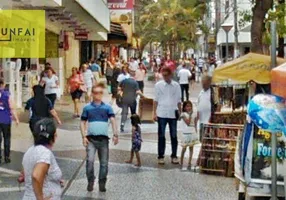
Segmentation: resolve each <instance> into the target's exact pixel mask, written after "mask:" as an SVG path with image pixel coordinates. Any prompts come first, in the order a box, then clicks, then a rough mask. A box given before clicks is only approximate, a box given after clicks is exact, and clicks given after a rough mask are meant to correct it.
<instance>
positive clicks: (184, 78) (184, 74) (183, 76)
mask: <svg viewBox="0 0 286 200" xmlns="http://www.w3.org/2000/svg"><path fill="white" fill-rule="evenodd" d="M191 76H192V74H191V72H190V70H188V69H185V68H183V69H181V70H180V71H179V73H178V77H179V83H180V84H188V83H189V78H190V77H191Z"/></svg>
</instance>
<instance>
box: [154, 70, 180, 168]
mask: <svg viewBox="0 0 286 200" xmlns="http://www.w3.org/2000/svg"><path fill="white" fill-rule="evenodd" d="M162 76H163V79H164V80H162V81H159V82H158V83H156V85H155V100H154V110H155V113H154V120H155V121H158V138H159V139H158V164H165V162H164V156H165V149H166V138H165V130H166V126H167V124H168V125H169V129H170V138H171V145H172V155H171V158H172V163H173V164H179V161H178V158H177V148H178V139H177V120H178V118H179V116H180V113H181V92H180V85H179V84H178V83H177V82H175V81H173V80H172V76H173V74H172V71H171V69H170V68H168V67H167V68H163V69H162Z"/></svg>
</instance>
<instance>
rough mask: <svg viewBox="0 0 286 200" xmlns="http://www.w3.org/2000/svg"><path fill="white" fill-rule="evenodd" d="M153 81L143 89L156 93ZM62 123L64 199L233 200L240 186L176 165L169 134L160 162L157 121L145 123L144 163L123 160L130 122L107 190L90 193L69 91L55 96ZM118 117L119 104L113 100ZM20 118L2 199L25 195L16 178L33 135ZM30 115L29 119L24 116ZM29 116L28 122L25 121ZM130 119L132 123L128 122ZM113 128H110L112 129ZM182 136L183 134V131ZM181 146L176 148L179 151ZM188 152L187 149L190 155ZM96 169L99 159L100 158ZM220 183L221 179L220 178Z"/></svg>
mask: <svg viewBox="0 0 286 200" xmlns="http://www.w3.org/2000/svg"><path fill="white" fill-rule="evenodd" d="M153 90H154V84H153V83H151V82H147V83H146V88H145V94H146V96H147V97H150V98H152V97H153V96H154V93H153ZM199 90H200V87H199V86H197V87H196V88H195V91H194V92H191V100H192V101H194V102H195V100H196V96H197V94H198V91H199ZM104 100H105V101H106V102H109V100H110V97H109V96H108V95H105V97H104ZM56 109H57V110H58V112H59V114H60V116H61V118H62V121H63V122H64V125H63V126H61V127H59V129H58V138H57V142H56V144H55V147H54V149H53V151H54V153H55V156H56V158H57V161H58V163H59V165H60V167H61V169H62V171H63V177H64V180H65V181H66V187H67V188H66V190H65V191H66V192H65V194H64V197H63V199H66V200H78V199H79V200H81V199H82V200H84V199H85V200H92V199H94V200H99V199H100V200H102V199H108V200H109V199H110V200H121V199H122V200H129V199H130V200H134V199H139V200H140V199H142V200H143V199H148V200H153V199H154V200H155V199H158V200H161V199H162V200H185V199H192V200H209V199H214V200H216V199H218V200H219V199H226V200H235V199H237V198H236V191H235V184H234V179H232V178H224V177H219V176H210V175H202V174H199V173H195V172H191V171H188V170H187V169H186V168H183V169H182V170H181V169H179V166H178V165H172V164H171V163H170V158H169V157H168V155H170V154H171V151H170V150H171V145H170V140H169V136H168V134H167V146H166V165H165V166H158V165H157V156H156V155H157V134H156V131H157V124H156V123H154V124H143V125H142V130H143V136H142V137H143V140H144V142H143V144H142V151H141V157H142V165H143V166H142V167H141V168H140V169H138V168H135V167H133V165H128V164H125V163H124V160H126V159H128V158H129V154H130V151H129V150H130V148H131V142H130V140H131V135H130V125H128V127H126V130H127V131H126V132H125V133H123V134H120V137H119V139H120V143H119V144H118V145H117V146H114V145H113V144H110V165H109V176H108V183H107V189H108V191H107V193H106V194H102V193H99V192H98V188H97V187H96V188H95V191H94V192H92V193H88V192H86V184H87V181H86V178H85V163H84V158H85V149H84V147H83V146H82V144H81V136H80V132H79V122H80V121H79V119H72V118H71V117H72V104H71V101H70V98H69V97H65V98H63V99H62V100H61V102H60V103H59V102H57V107H56ZM114 110H115V111H116V113H117V115H116V118H117V120H118V121H119V120H120V109H119V108H117V107H116V106H114ZM21 118H22V121H23V122H22V123H21V124H20V125H19V126H18V127H16V126H13V129H12V133H13V135H12V150H13V151H12V156H11V157H12V163H10V164H2V165H0V199H3V200H4V199H5V200H6V199H7V200H16V199H21V197H22V195H23V187H21V189H20V190H21V191H20V192H19V188H18V184H17V182H16V179H17V176H18V174H19V171H20V170H21V161H22V156H23V154H24V152H25V151H26V150H27V148H29V147H30V146H31V145H32V143H33V141H32V136H31V133H30V130H29V128H28V124H27V116H26V117H25V116H24V115H22V117H21ZM25 120H26V121H25ZM25 122H26V123H25ZM127 124H130V122H129V123H128V122H127ZM110 131H111V130H110ZM179 137H180V135H179ZM199 148H200V146H199V145H197V146H196V147H195V155H194V159H193V164H194V163H195V162H196V159H197V157H198V152H199ZM180 151H181V147H179V149H178V155H179V153H180ZM187 157H188V155H186V161H187ZM95 167H96V172H97V171H98V163H97V161H96V165H95ZM218 183H219V184H218Z"/></svg>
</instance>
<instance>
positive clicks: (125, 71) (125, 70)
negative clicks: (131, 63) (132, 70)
mask: <svg viewBox="0 0 286 200" xmlns="http://www.w3.org/2000/svg"><path fill="white" fill-rule="evenodd" d="M128 78H130V74H129V73H128V65H127V64H126V65H124V66H123V67H122V72H121V74H119V76H118V78H117V82H118V83H121V82H122V81H123V80H125V79H128Z"/></svg>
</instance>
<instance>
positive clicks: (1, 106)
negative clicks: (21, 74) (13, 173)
mask: <svg viewBox="0 0 286 200" xmlns="http://www.w3.org/2000/svg"><path fill="white" fill-rule="evenodd" d="M12 117H14V119H15V121H16V124H17V125H18V124H19V119H18V115H17V113H16V111H15V110H14V102H13V100H12V98H11V96H10V92H9V91H6V90H5V83H4V80H3V79H0V164H1V162H2V153H1V144H2V135H3V138H4V160H5V163H10V162H11V159H10V146H11V124H12Z"/></svg>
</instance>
